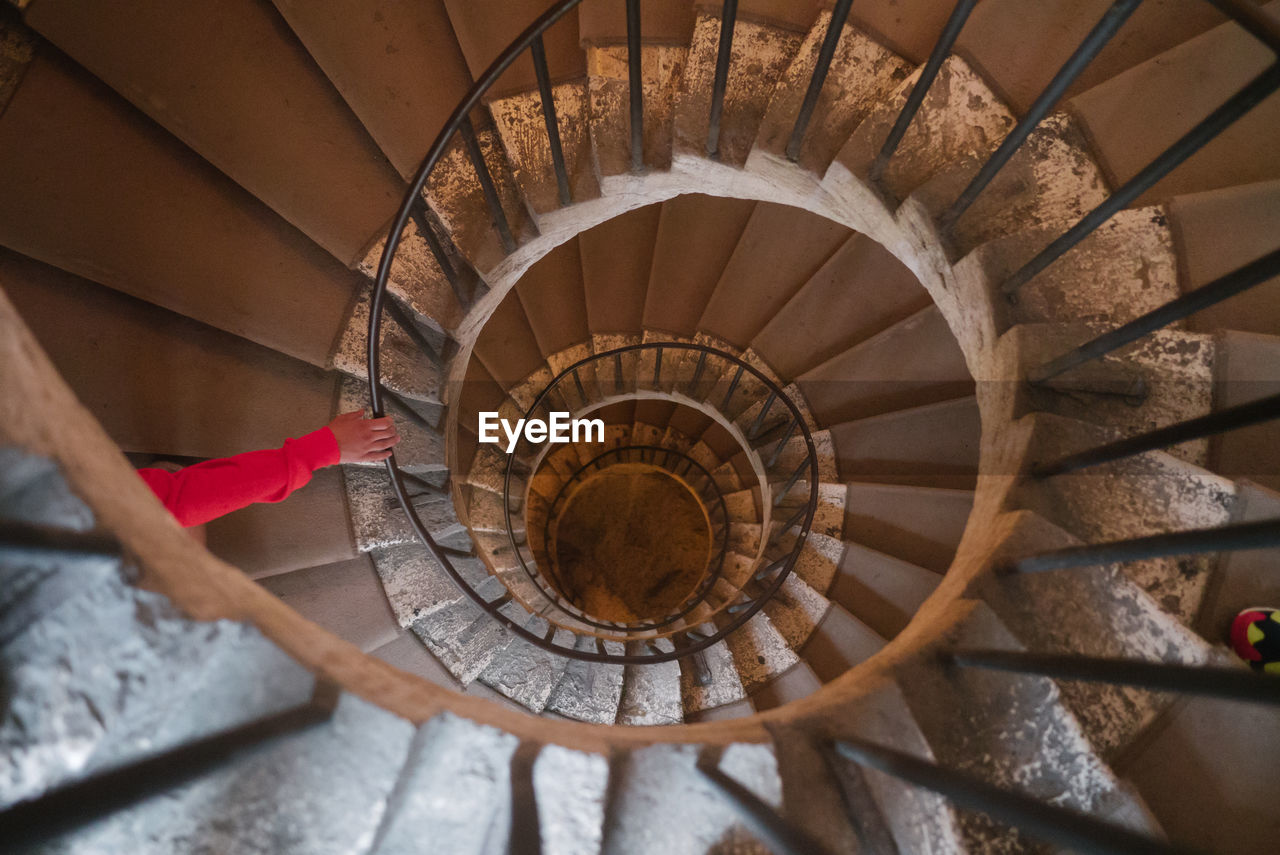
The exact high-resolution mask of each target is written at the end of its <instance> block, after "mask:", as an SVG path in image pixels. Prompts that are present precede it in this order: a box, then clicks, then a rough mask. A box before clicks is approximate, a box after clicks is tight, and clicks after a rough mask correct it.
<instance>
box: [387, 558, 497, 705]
mask: <svg viewBox="0 0 1280 855" xmlns="http://www.w3.org/2000/svg"><path fill="white" fill-rule="evenodd" d="M488 581H489V582H490V583H491V584H490V585H488V586H487V588H484V587H483V586H482V590H487V591H491V592H492V593H491V594H490V597H491V598H496V596H497V595H498V593H499V590H500V589H501V587H502V586H501V583H500V582H499V581H498V580H497V579H492V578H491V579H490V580H488ZM410 628H411V629H412V630H413V632H414V634H415V635H417V636H418V637H419V638H421V639H422V641H423V642H424V643H425V644H426V645H427V648H428V649H430V650H431V652H432V654H434V655H435V657H436V658H437V659H439V660H440V662H441V663H442V664H443V665H444V666H445V667H446V668H448V669H449V671H450V672H451V673H452V674H453V676H454V677H456V678H457V679H458V681H459V682H461V683H462V684H463V685H466V684H468V683H470V682H471V681H472V680H474V679H476V678H477V677H479V676H480V674H481V673H483V672H484V670H485V669H486V668H487V667H488V666H489V663H490V662H492V661H493V659H494V657H495V656H496V655H497V654H498V652H499V651H501V650H502V649H503V647H504V646H505V645H506V644H507V642H508V641H509V640H510V633H509V632H508V631H507V630H506V629H505V628H504V627H503V626H502V624H500V623H498V622H497V621H496V620H494V619H493V617H492V616H490V615H489V614H488V613H487V612H486V611H484V610H483V609H481V608H480V607H479V606H477V605H476V604H475V603H473V602H472V601H471V599H470V598H468V597H459V599H457V600H455V601H454V602H452V603H450V604H447V605H445V606H444V607H442V608H439V609H436V610H435V611H432V612H429V613H426V614H423V615H422V616H421V617H417V618H416V619H415V620H414V621H413V623H412V625H411V627H410Z"/></svg>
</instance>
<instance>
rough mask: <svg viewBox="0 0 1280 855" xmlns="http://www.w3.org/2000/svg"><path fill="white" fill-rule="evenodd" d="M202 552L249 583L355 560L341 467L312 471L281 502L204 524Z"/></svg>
mask: <svg viewBox="0 0 1280 855" xmlns="http://www.w3.org/2000/svg"><path fill="white" fill-rule="evenodd" d="M208 548H209V551H210V552H212V553H213V554H214V555H216V556H218V557H219V558H221V559H222V560H223V561H226V562H227V563H228V564H231V565H232V566H234V567H239V568H240V569H241V570H243V571H244V572H245V573H247V574H248V575H249V576H250V577H251V578H254V579H261V578H264V577H267V576H272V575H275V574H277V573H288V572H291V571H293V570H300V569H302V568H304V567H316V566H320V565H325V564H332V563H335V562H339V561H345V560H348V559H351V558H355V557H356V555H358V554H359V552H360V550H359V548H358V545H357V541H356V539H355V537H354V535H353V533H352V529H351V514H350V509H349V505H348V497H347V492H346V488H345V487H344V486H343V477H342V471H341V468H340V467H337V466H332V467H329V468H327V469H321V470H319V471H317V472H316V473H315V475H313V476H312V478H311V483H309V484H307V485H306V486H305V487H302V488H301V489H299V490H296V491H295V492H294V493H292V494H291V495H290V496H289V500H288V501H287V502H278V503H259V504H254V505H250V506H248V507H247V508H242V509H241V510H238V511H236V512H235V513H233V514H228V515H227V516H224V517H220V518H219V519H216V520H214V521H213V522H211V523H209V528H208Z"/></svg>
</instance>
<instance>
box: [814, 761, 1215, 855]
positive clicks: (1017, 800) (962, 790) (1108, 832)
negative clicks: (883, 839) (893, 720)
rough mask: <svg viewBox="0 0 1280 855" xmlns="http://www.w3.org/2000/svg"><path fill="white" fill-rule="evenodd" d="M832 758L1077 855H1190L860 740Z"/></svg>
mask: <svg viewBox="0 0 1280 855" xmlns="http://www.w3.org/2000/svg"><path fill="white" fill-rule="evenodd" d="M835 750H836V753H837V754H839V755H840V756H841V757H843V758H845V759H846V760H851V761H853V762H854V763H857V764H859V765H861V766H867V767H869V768H871V769H876V770H879V771H881V772H884V773H886V774H889V775H893V776H894V777H896V778H901V779H902V780H904V781H907V782H909V783H912V784H915V785H916V786H919V787H924V788H925V789H928V790H932V791H934V792H935V793H939V794H941V795H943V796H946V797H947V798H948V799H950V800H951V801H953V802H955V803H956V805H957V806H958V807H961V808H964V809H966V810H972V811H979V812H981V813H985V814H987V815H988V816H990V817H991V818H992V819H995V820H997V821H999V822H1005V823H1008V824H1009V825H1012V826H1013V827H1014V828H1016V829H1018V830H1019V831H1024V832H1026V833H1027V834H1030V835H1032V836H1035V837H1038V838H1040V839H1042V840H1047V841H1049V842H1050V843H1053V844H1055V845H1056V846H1059V847H1062V848H1065V849H1070V850H1073V851H1077V852H1094V853H1105V855H1190V853H1189V850H1186V849H1182V848H1179V847H1176V846H1173V845H1171V844H1168V843H1165V842H1164V841H1162V840H1156V839H1155V838H1152V837H1147V836H1146V835H1144V834H1139V833H1138V832H1136V831H1130V830H1129V829H1127V828H1125V827H1123V826H1120V825H1113V824H1111V823H1109V822H1103V821H1102V820H1100V819H1096V818H1094V817H1092V816H1090V815H1089V814H1085V813H1080V812H1078V811H1074V810H1069V809H1068V808H1063V807H1058V806H1057V805H1053V804H1049V803H1048V802H1043V801H1040V800H1039V799H1037V798H1035V797H1034V796H1029V795H1026V794H1024V793H1019V792H1014V791H1012V790H1004V789H1001V788H1000V787H997V786H995V785H993V784H988V783H987V782H986V781H984V780H982V779H981V778H976V777H974V776H972V775H970V774H967V773H964V772H957V771H955V770H953V769H945V768H943V767H941V766H938V765H936V764H934V763H930V762H929V761H927V760H921V759H920V758H918V757H914V756H912V755H910V754H906V753H904V752H901V751H896V750H894V749H892V748H885V747H884V746H882V745H877V744H875V743H874V742H865V741H863V740H860V739H848V738H846V739H843V740H841V741H840V742H837V743H835Z"/></svg>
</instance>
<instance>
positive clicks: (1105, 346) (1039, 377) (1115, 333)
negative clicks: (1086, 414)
mask: <svg viewBox="0 0 1280 855" xmlns="http://www.w3.org/2000/svg"><path fill="white" fill-rule="evenodd" d="M1277 274H1280V249H1276V250H1273V251H1271V252H1269V253H1267V254H1266V255H1264V256H1262V257H1261V258H1259V259H1257V260H1256V261H1253V262H1250V263H1249V264H1246V265H1245V266H1244V267H1241V268H1239V269H1237V270H1234V271H1232V272H1231V273H1228V274H1227V275H1226V276H1222V277H1219V278H1218V279H1215V280H1213V281H1212V282H1210V283H1209V284H1207V285H1202V286H1201V287H1199V288H1197V289H1195V290H1194V291H1191V292H1188V293H1186V294H1183V295H1182V296H1181V297H1178V298H1177V299H1176V300H1171V301H1169V302H1168V303H1165V304H1164V305H1163V306H1161V307H1160V308H1158V309H1153V310H1152V311H1150V312H1147V313H1146V314H1145V315H1142V316H1141V317H1139V318H1135V319H1134V320H1132V321H1129V323H1127V324H1124V325H1123V326H1120V327H1117V328H1116V329H1114V330H1112V331H1111V332H1108V333H1103V334H1102V335H1100V336H1098V337H1097V338H1095V339H1093V340H1092V341H1089V342H1086V343H1085V344H1082V345H1080V346H1079V347H1077V348H1076V349H1075V350H1072V351H1070V352H1069V353H1065V354H1063V355H1062V356H1059V357H1058V358H1057V359H1055V360H1053V361H1051V362H1048V363H1046V364H1045V365H1042V366H1040V367H1039V368H1037V369H1035V370H1034V371H1032V372H1031V373H1030V374H1028V375H1027V379H1028V380H1029V381H1030V382H1031V383H1044V382H1045V381H1046V380H1049V379H1051V378H1054V377H1057V376H1058V375H1059V374H1062V373H1063V372H1066V371H1070V370H1071V369H1072V368H1075V367H1077V366H1079V365H1083V364H1084V363H1086V362H1089V361H1090V360H1093V359H1097V358H1098V357H1100V356H1103V355H1105V354H1108V353H1110V352H1111V351H1113V350H1115V349H1116V348H1118V347H1123V346H1124V345H1126V344H1128V343H1129V342H1131V341H1135V340H1137V339H1139V338H1142V337H1143V336H1144V335H1147V334H1148V333H1151V332H1155V331H1156V330H1158V329H1160V328H1161V327H1165V326H1168V325H1169V324H1171V323H1173V322H1175V321H1179V320H1182V319H1183V318H1186V317H1189V316H1190V315H1193V314H1195V313H1196V312H1198V311H1200V310H1201V309H1205V308H1208V307H1209V306H1213V305H1216V304H1218V303H1220V302H1222V301H1223V300H1225V299H1227V298H1228V297H1234V296H1235V295H1236V294H1239V293H1241V292H1243V291H1247V290H1248V289H1250V288H1252V287H1253V286H1255V285H1260V284H1261V283H1263V282H1266V281H1267V280H1268V279H1270V278H1272V277H1273V276H1275V275H1277Z"/></svg>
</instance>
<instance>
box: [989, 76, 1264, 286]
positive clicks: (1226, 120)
mask: <svg viewBox="0 0 1280 855" xmlns="http://www.w3.org/2000/svg"><path fill="white" fill-rule="evenodd" d="M1277 88H1280V63H1276V64H1274V65H1272V66H1271V67H1270V68H1268V69H1267V70H1266V71H1264V72H1262V74H1259V75H1258V76H1257V77H1255V78H1254V79H1253V80H1252V81H1250V82H1249V84H1248V85H1247V86H1245V87H1244V88H1243V89H1241V90H1240V91H1239V92H1237V93H1236V94H1235V95H1233V96H1231V98H1230V99H1229V100H1228V101H1227V102H1226V103H1225V104H1223V105H1222V106H1221V107H1219V108H1218V109H1216V110H1214V111H1213V112H1212V113H1210V114H1209V115H1208V116H1207V117H1206V118H1205V119H1203V120H1202V121H1201V122H1200V123H1199V124H1197V125H1196V126H1195V127H1194V128H1192V129H1191V130H1190V131H1188V132H1187V133H1186V134H1184V135H1183V136H1182V138H1181V139H1179V140H1178V141H1177V142H1175V143H1174V144H1173V145H1171V146H1169V147H1168V148H1167V149H1165V150H1164V151H1162V152H1161V153H1160V154H1159V155H1157V156H1156V158H1155V160H1153V161H1151V162H1150V163H1149V164H1147V165H1146V167H1144V168H1143V169H1142V171H1141V172H1139V173H1138V174H1137V175H1135V176H1134V177H1133V178H1131V179H1129V181H1128V182H1126V183H1125V185H1124V186H1123V187H1120V188H1119V189H1118V190H1116V192H1114V193H1112V194H1111V195H1110V196H1109V197H1107V199H1106V201H1104V202H1103V203H1102V204H1100V205H1099V206H1098V207H1096V208H1094V209H1093V210H1092V211H1090V212H1089V213H1087V214H1085V215H1084V217H1082V218H1081V220H1080V222H1078V223H1076V224H1075V225H1074V226H1072V227H1071V228H1070V229H1068V230H1067V231H1066V232H1065V233H1064V234H1063V235H1062V236H1061V237H1059V238H1058V239H1057V240H1055V241H1053V242H1052V243H1051V244H1049V245H1048V246H1046V247H1045V248H1044V249H1043V250H1041V251H1040V253H1039V254H1038V255H1036V257H1035V258H1033V259H1031V260H1030V261H1028V262H1027V263H1026V264H1024V265H1023V266H1022V267H1021V268H1020V269H1019V270H1018V271H1017V272H1015V273H1014V274H1013V275H1012V276H1010V277H1009V279H1008V280H1006V281H1005V283H1004V284H1003V285H1001V286H1000V290H1001V291H1002V292H1003V293H1005V294H1013V293H1014V292H1016V291H1017V290H1018V289H1019V288H1021V287H1022V286H1023V285H1025V284H1027V283H1028V282H1030V281H1031V280H1032V279H1033V278H1035V276H1036V274H1038V273H1040V272H1041V271H1042V270H1044V269H1045V268H1046V267H1048V266H1049V265H1050V264H1052V263H1053V262H1055V261H1057V260H1058V258H1059V257H1061V256H1062V255H1063V253H1065V252H1067V251H1068V250H1070V249H1071V248H1072V247H1074V246H1075V245H1076V244H1078V243H1080V241H1082V240H1084V239H1085V238H1086V237H1088V236H1089V235H1090V234H1092V233H1093V231H1094V230H1095V229H1096V228H1098V226H1100V225H1102V224H1103V223H1105V222H1106V221H1107V220H1109V219H1111V218H1112V217H1113V216H1115V214H1116V213H1118V212H1119V211H1121V210H1123V209H1125V208H1127V207H1129V204H1130V203H1131V202H1133V201H1134V200H1135V199H1137V198H1138V197H1139V196H1141V195H1142V194H1143V193H1145V192H1147V191H1148V190H1150V189H1151V188H1152V187H1153V186H1154V185H1155V184H1156V182H1158V181H1159V180H1160V179H1161V178H1164V177H1165V176H1166V175H1168V174H1169V173H1170V172H1172V171H1173V169H1174V168H1175V167H1177V166H1178V165H1179V164H1181V163H1182V162H1183V161H1184V160H1186V159H1187V158H1189V157H1191V155H1193V154H1195V153H1196V152H1197V151H1199V150H1200V149H1201V148H1203V147H1204V146H1205V145H1207V144H1208V143H1209V142H1211V141H1212V140H1213V139H1214V138H1215V137H1216V136H1218V134H1220V133H1222V132H1223V131H1225V130H1226V129H1227V128H1228V127H1230V126H1231V124H1232V123H1234V122H1235V121H1236V120H1237V119H1239V118H1240V117H1241V116H1243V115H1244V114H1245V113H1247V112H1249V111H1250V110H1252V109H1253V108H1254V107H1256V106H1257V105H1258V104H1260V103H1261V102H1262V101H1263V100H1264V99H1265V98H1267V96H1269V95H1270V94H1271V93H1272V92H1274V91H1276V89H1277Z"/></svg>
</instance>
